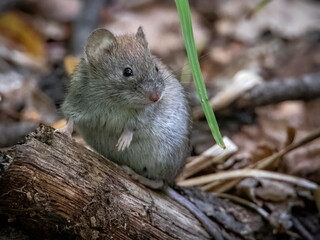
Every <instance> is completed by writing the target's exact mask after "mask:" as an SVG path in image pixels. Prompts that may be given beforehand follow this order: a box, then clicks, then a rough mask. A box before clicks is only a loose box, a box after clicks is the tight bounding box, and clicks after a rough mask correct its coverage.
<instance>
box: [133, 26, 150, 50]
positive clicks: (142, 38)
mask: <svg viewBox="0 0 320 240" xmlns="http://www.w3.org/2000/svg"><path fill="white" fill-rule="evenodd" d="M136 38H137V40H138V41H139V42H140V43H142V45H143V46H144V47H148V42H147V40H146V36H145V35H144V32H143V30H142V27H141V26H140V27H139V28H138V31H137V33H136Z"/></svg>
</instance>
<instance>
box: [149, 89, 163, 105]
mask: <svg viewBox="0 0 320 240" xmlns="http://www.w3.org/2000/svg"><path fill="white" fill-rule="evenodd" d="M148 97H149V100H150V101H151V102H157V101H158V100H159V98H160V94H159V93H157V92H156V91H153V92H149V93H148Z"/></svg>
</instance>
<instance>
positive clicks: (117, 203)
mask: <svg viewBox="0 0 320 240" xmlns="http://www.w3.org/2000/svg"><path fill="white" fill-rule="evenodd" d="M179 191H180V193H181V192H182V194H184V195H186V197H188V199H189V200H191V201H193V202H194V203H195V204H196V205H197V206H198V207H199V208H200V209H202V210H205V213H206V214H207V215H208V216H209V217H211V218H212V220H213V221H215V222H216V223H217V224H218V225H219V226H220V228H221V232H222V234H223V236H224V238H225V239H270V238H266V234H265V233H264V232H269V233H270V232H271V231H269V230H270V229H269V227H268V225H266V224H265V222H263V221H262V219H261V218H260V216H258V215H257V214H255V213H253V212H251V211H249V210H247V209H245V208H243V207H241V206H238V205H236V204H233V203H231V202H229V201H227V200H222V199H219V198H216V197H213V196H212V195H208V194H205V193H203V192H200V191H197V190H196V191H195V190H192V189H180V190H179ZM0 216H5V217H6V218H7V219H8V221H9V222H16V223H19V224H20V225H21V226H23V228H24V229H27V230H28V231H29V233H30V232H32V239H37V238H38V239H59V238H60V239H62V238H61V236H63V239H98V238H99V239H185V240H188V239H209V236H208V234H207V232H206V231H205V230H204V229H203V228H202V226H201V225H200V223H199V222H198V220H197V219H195V217H194V216H193V215H192V214H191V213H190V212H188V210H186V209H185V208H184V207H183V206H181V205H179V204H178V203H176V202H175V201H174V200H172V199H170V198H169V197H167V196H166V195H165V194H163V193H161V192H156V191H153V190H150V189H147V188H146V187H144V186H141V185H140V184H137V183H135V182H133V181H132V180H131V179H130V178H129V177H128V176H127V174H126V173H125V172H124V171H123V169H122V168H120V167H119V166H117V165H116V164H114V163H112V162H111V161H109V160H107V159H105V158H103V157H102V156H100V155H98V154H97V153H95V152H93V151H91V150H89V149H86V148H85V147H83V146H82V145H79V144H77V143H75V142H74V141H71V140H69V139H67V138H66V137H65V136H63V135H61V134H59V133H54V132H53V129H52V128H50V127H46V126H43V125H42V126H40V127H39V128H38V129H37V130H36V131H35V132H34V133H32V134H30V135H29V136H28V137H26V139H25V141H24V142H23V143H20V144H18V145H16V146H15V147H14V148H13V149H12V150H10V151H7V152H5V153H2V154H0ZM267 235H268V234H267ZM259 236H260V237H259ZM269 237H270V235H269Z"/></svg>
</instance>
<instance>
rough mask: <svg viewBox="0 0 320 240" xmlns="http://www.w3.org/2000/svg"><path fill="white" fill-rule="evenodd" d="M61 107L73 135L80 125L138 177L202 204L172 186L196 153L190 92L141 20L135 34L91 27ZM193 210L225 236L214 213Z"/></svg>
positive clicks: (91, 141) (181, 199)
mask: <svg viewBox="0 0 320 240" xmlns="http://www.w3.org/2000/svg"><path fill="white" fill-rule="evenodd" d="M62 111H63V113H64V115H65V117H66V119H67V124H66V126H65V127H64V128H62V129H60V132H63V133H65V134H67V135H68V136H69V137H71V133H72V131H73V128H75V129H76V130H77V132H78V133H79V134H80V135H81V137H82V138H83V139H84V140H85V142H86V143H87V144H88V145H89V146H90V147H91V148H92V149H93V150H95V151H96V152H98V153H100V154H101V155H103V156H104V157H106V158H107V159H110V160H111V161H113V162H115V163H117V164H118V165H120V166H123V167H124V169H125V170H126V171H127V172H128V173H129V174H130V176H131V177H132V178H134V179H135V180H137V181H139V182H140V183H142V184H144V185H146V186H148V187H150V188H152V189H162V190H163V191H164V192H165V193H166V194H168V195H170V196H171V197H172V198H174V199H175V200H176V201H178V202H180V203H182V204H183V205H184V206H186V207H187V208H188V209H189V210H190V211H191V212H193V211H196V210H194V209H196V207H195V206H194V205H193V204H192V203H191V202H188V200H187V199H185V198H184V197H182V196H181V195H179V194H178V193H177V192H175V190H173V189H172V188H171V187H170V185H172V184H174V182H175V179H176V177H177V176H178V175H179V174H180V173H181V172H182V170H183V167H184V166H185V164H186V158H187V156H188V155H189V154H190V132H191V120H190V119H191V117H190V111H189V104H188V100H187V97H186V93H185V91H184V88H183V87H182V85H181V84H180V82H179V81H178V80H177V79H176V78H175V77H174V76H173V74H171V72H170V71H169V70H168V68H167V67H166V66H165V65H164V64H163V63H162V62H161V61H160V60H159V59H158V58H157V57H155V56H154V55H152V53H151V51H150V49H149V47H148V42H147V40H146V37H145V34H144V31H143V29H142V27H139V28H138V30H137V32H136V33H135V34H124V35H119V36H116V35H114V34H113V33H111V32H110V31H108V30H107V29H105V28H99V29H96V30H94V31H93V32H92V33H91V34H90V36H89V37H88V40H87V43H86V46H85V49H84V53H83V56H82V57H81V60H80V62H79V64H78V66H77V67H76V69H75V71H74V73H73V75H72V79H71V82H70V87H69V89H68V92H67V95H66V98H65V101H64V103H63V105H62ZM190 204H191V205H190ZM198 211H200V210H198ZM193 213H194V212H193ZM194 214H195V215H196V217H197V218H198V219H200V221H201V222H202V224H203V225H204V227H205V228H206V229H207V230H208V231H209V232H211V234H214V235H215V238H216V239H222V238H221V236H219V237H217V235H218V233H217V231H216V230H214V231H213V230H212V229H215V226H214V223H213V222H212V221H211V220H210V219H209V218H207V217H206V216H205V215H204V214H203V213H199V212H197V213H194ZM201 214H202V215H203V216H202V215H201ZM200 215H201V216H200ZM201 218H204V220H203V219H201ZM210 221H211V222H210Z"/></svg>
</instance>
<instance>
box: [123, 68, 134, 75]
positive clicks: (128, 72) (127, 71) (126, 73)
mask: <svg viewBox="0 0 320 240" xmlns="http://www.w3.org/2000/svg"><path fill="white" fill-rule="evenodd" d="M132 75H133V71H132V69H131V68H128V67H127V68H125V69H124V70H123V76H125V77H130V76H132Z"/></svg>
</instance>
